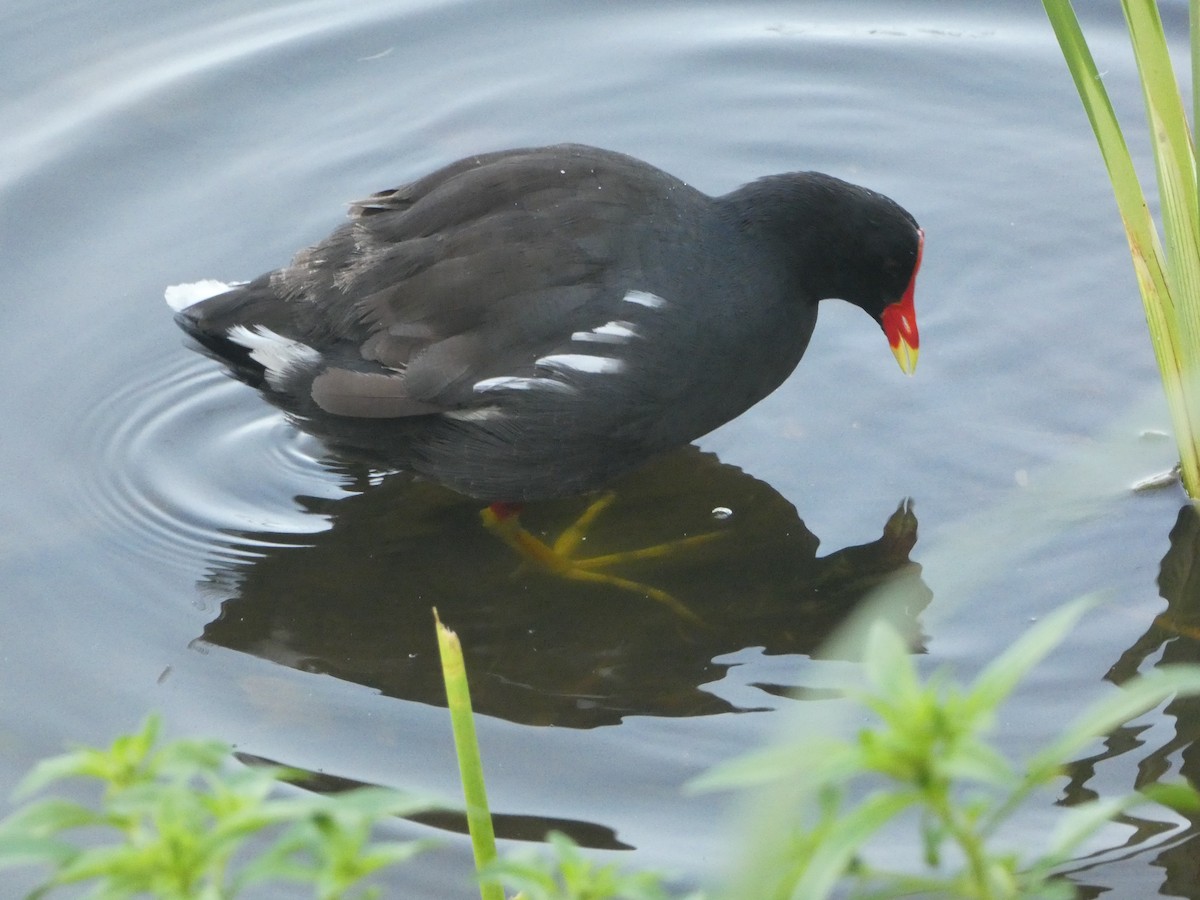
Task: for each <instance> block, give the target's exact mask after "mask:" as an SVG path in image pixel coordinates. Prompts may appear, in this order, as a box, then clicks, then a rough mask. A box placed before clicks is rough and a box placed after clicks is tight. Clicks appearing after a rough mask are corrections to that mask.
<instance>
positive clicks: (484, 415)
mask: <svg viewBox="0 0 1200 900" xmlns="http://www.w3.org/2000/svg"><path fill="white" fill-rule="evenodd" d="M442 415H443V416H445V417H446V418H447V419H457V420H458V421H459V422H486V421H488V420H489V419H495V418H497V417H498V416H502V415H504V413H503V411H502V410H501V409H500V407H498V406H476V407H474V408H473V409H451V410H447V411H446V412H444V413H442Z"/></svg>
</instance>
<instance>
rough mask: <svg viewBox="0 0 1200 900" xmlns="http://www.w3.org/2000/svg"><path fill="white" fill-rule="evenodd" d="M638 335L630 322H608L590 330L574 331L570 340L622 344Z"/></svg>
mask: <svg viewBox="0 0 1200 900" xmlns="http://www.w3.org/2000/svg"><path fill="white" fill-rule="evenodd" d="M635 337H638V333H637V329H636V328H634V327H633V323H632V322H608V323H607V324H605V325H601V326H599V327H598V328H593V329H592V330H591V331H576V332H575V333H574V334H573V335H571V340H573V341H581V342H584V343H595V344H623V343H625V342H626V341H628V340H630V339H632V338H635Z"/></svg>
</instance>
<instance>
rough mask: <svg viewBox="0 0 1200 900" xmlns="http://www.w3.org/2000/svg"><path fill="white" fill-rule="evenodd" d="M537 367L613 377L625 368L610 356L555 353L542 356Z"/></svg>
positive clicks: (621, 362)
mask: <svg viewBox="0 0 1200 900" xmlns="http://www.w3.org/2000/svg"><path fill="white" fill-rule="evenodd" d="M537 364H538V365H539V366H547V367H549V368H551V369H570V370H571V371H572V372H587V373H588V374H589V375H614V374H616V373H617V372H620V371H621V370H622V369H624V368H625V360H623V359H613V358H612V357H611V356H591V355H589V354H587V353H555V354H554V355H553V356H543V357H542V358H541V359H539V360H538V361H537Z"/></svg>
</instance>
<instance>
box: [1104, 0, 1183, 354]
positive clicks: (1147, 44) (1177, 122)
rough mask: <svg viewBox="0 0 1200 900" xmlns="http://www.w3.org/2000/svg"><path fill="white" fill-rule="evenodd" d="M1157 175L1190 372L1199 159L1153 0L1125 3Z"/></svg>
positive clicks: (1172, 281) (1173, 293)
mask: <svg viewBox="0 0 1200 900" xmlns="http://www.w3.org/2000/svg"><path fill="white" fill-rule="evenodd" d="M1123 6H1124V9H1125V17H1126V20H1127V22H1128V23H1129V36H1130V40H1131V41H1132V42H1133V51H1134V56H1135V58H1136V59H1137V63H1138V72H1139V73H1140V75H1141V81H1142V93H1143V96H1144V99H1145V102H1146V115H1147V118H1148V120H1149V124H1150V137H1151V142H1152V145H1153V148H1154V158H1155V166H1156V169H1157V172H1158V187H1159V196H1160V198H1161V201H1162V218H1163V233H1164V236H1165V238H1166V243H1167V269H1168V271H1167V275H1168V278H1169V280H1170V286H1171V296H1172V299H1173V301H1174V306H1175V310H1176V315H1177V320H1176V322H1175V323H1174V324H1175V326H1176V328H1177V329H1178V330H1179V335H1178V339H1179V342H1180V345H1181V347H1182V349H1183V357H1184V361H1185V363H1186V364H1187V365H1188V366H1189V368H1194V367H1195V366H1196V365H1197V364H1200V210H1198V209H1197V203H1198V202H1200V198H1197V195H1196V158H1195V153H1194V151H1193V147H1192V135H1191V132H1190V131H1189V129H1188V123H1187V116H1186V115H1185V114H1184V111H1183V98H1182V97H1181V96H1180V94H1179V84H1178V82H1177V81H1176V79H1175V70H1174V68H1173V67H1172V65H1171V55H1170V51H1169V50H1168V48H1167V40H1166V36H1165V35H1164V34H1163V27H1162V20H1161V19H1160V18H1159V15H1158V6H1157V5H1156V3H1155V0H1123Z"/></svg>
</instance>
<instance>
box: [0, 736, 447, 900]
mask: <svg viewBox="0 0 1200 900" xmlns="http://www.w3.org/2000/svg"><path fill="white" fill-rule="evenodd" d="M158 738H159V720H158V717H157V716H151V717H149V718H148V719H147V720H146V722H145V724H144V725H143V726H142V728H141V729H140V730H138V731H136V732H134V733H132V734H126V735H122V736H120V737H118V738H117V739H116V740H115V741H113V742H112V744H111V745H110V746H109V747H107V748H90V747H81V748H79V749H76V750H73V751H71V752H69V753H67V754H65V755H63V756H56V757H53V758H51V759H47V760H43V761H42V762H41V763H39V764H38V765H37V766H36V767H35V768H34V769H33V771H32V772H30V774H29V775H28V776H27V777H26V778H25V780H24V781H23V782H22V784H21V785H20V786H19V787H18V789H17V796H18V797H26V796H28V795H30V794H32V793H34V792H37V791H41V790H43V789H45V788H47V787H49V786H50V785H53V784H56V783H58V782H62V781H64V780H68V779H71V780H75V779H83V780H84V781H85V782H90V783H91V784H93V785H97V786H98V787H99V788H100V796H99V799H98V803H97V804H96V808H93V807H91V806H85V805H83V804H81V803H77V802H75V801H73V800H68V799H65V798H63V797H51V798H48V799H44V800H41V801H38V802H35V803H31V804H29V805H27V806H25V807H24V808H22V809H20V810H18V811H17V812H16V813H14V814H13V815H11V816H9V817H8V818H7V819H5V820H4V821H3V822H2V823H0V868H11V867H13V866H16V865H29V864H41V865H45V866H48V867H49V868H50V869H51V875H50V877H49V878H48V879H47V880H46V881H45V882H44V883H43V884H42V885H41V886H40V887H39V888H38V889H37V890H35V891H34V892H33V894H32V895H31V896H32V897H41V896H43V895H45V894H48V893H50V892H51V891H52V890H54V889H56V888H62V887H66V886H68V885H77V884H86V885H89V886H91V887H92V889H93V893H92V894H91V896H96V897H105V898H125V897H140V896H151V897H162V898H173V900H174V898H179V900H183V898H197V900H224V898H230V897H236V896H238V895H239V894H241V893H243V892H244V891H245V890H247V889H248V888H251V887H254V886H256V885H260V884H263V883H267V882H285V883H293V884H302V885H306V886H309V887H310V888H311V891H312V896H314V897H318V898H322V900H333V898H342V897H350V896H358V897H364V896H368V897H369V896H375V895H376V894H375V893H374V892H372V891H370V890H367V891H365V892H361V891H357V888H358V886H359V885H360V883H361V882H362V881H363V879H365V878H367V877H369V876H370V875H372V874H374V873H375V872H377V871H379V870H380V869H382V868H385V867H387V866H391V865H394V864H396V863H398V862H402V861H404V860H406V859H408V858H409V857H411V856H412V855H413V854H415V853H417V852H419V851H420V850H421V849H422V848H423V847H424V846H425V844H424V842H418V841H402V842H401V841H382V842H377V841H373V840H372V833H373V831H374V829H375V828H376V827H377V826H378V824H379V823H380V822H382V821H385V820H386V819H387V818H388V817H391V816H397V815H407V814H411V813H414V812H417V811H419V810H423V809H427V808H428V807H429V804H428V803H426V802H423V801H420V800H417V799H415V798H413V797H410V796H407V795H405V794H401V793H399V792H397V791H391V790H385V789H383V788H360V789H357V790H353V791H348V792H345V793H341V794H336V795H331V796H325V795H320V794H310V793H307V792H304V793H300V792H296V793H295V794H293V795H292V796H285V797H281V796H280V795H279V794H280V789H281V788H282V787H283V784H282V782H286V781H289V780H292V779H298V778H302V777H304V776H305V775H306V773H303V772H299V771H296V770H293V769H287V768H284V767H281V766H245V765H241V764H240V763H236V762H234V760H233V758H232V750H231V748H230V747H229V746H228V745H227V744H223V743H221V742H220V741H212V740H178V741H173V742H169V743H164V744H161V745H160V743H159V740H158ZM252 842H253V845H254V846H255V847H256V848H257V849H258V852H257V854H256V855H253V856H250V857H247V855H246V854H245V852H244V851H245V849H246V847H247V846H248V845H250V844H251V843H252Z"/></svg>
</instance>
